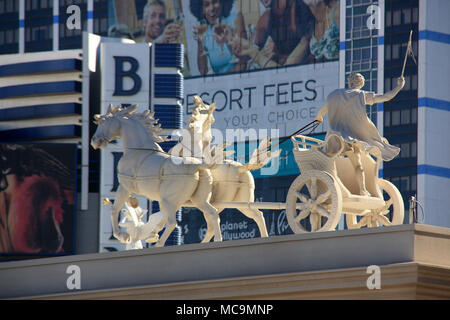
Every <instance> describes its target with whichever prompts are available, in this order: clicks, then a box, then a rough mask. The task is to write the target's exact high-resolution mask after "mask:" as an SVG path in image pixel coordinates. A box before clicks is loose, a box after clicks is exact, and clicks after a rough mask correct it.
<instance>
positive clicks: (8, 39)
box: [5, 30, 14, 43]
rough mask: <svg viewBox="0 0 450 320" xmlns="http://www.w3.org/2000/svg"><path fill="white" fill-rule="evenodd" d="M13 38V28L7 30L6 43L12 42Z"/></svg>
mask: <svg viewBox="0 0 450 320" xmlns="http://www.w3.org/2000/svg"><path fill="white" fill-rule="evenodd" d="M13 38H14V32H13V30H6V31H5V43H12V42H13Z"/></svg>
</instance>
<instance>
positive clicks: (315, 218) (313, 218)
mask: <svg viewBox="0 0 450 320" xmlns="http://www.w3.org/2000/svg"><path fill="white" fill-rule="evenodd" d="M319 221H320V216H319V215H318V214H317V213H312V214H310V215H309V222H310V224H311V231H316V230H317V229H319V228H320V226H319V225H318V224H319Z"/></svg>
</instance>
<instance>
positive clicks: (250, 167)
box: [239, 138, 281, 173]
mask: <svg viewBox="0 0 450 320" xmlns="http://www.w3.org/2000/svg"><path fill="white" fill-rule="evenodd" d="M270 144H271V141H270V138H266V139H264V140H263V141H261V143H260V144H259V147H258V148H257V149H256V150H255V151H253V153H252V156H251V157H250V161H249V162H248V163H246V164H244V165H243V166H242V167H240V168H239V172H241V173H242V172H245V171H254V170H258V169H261V168H262V167H264V166H265V165H266V164H267V163H268V162H269V161H270V159H272V158H275V157H278V156H279V155H280V153H281V149H279V150H277V151H275V152H271V151H269V149H270Z"/></svg>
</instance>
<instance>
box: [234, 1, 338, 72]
mask: <svg viewBox="0 0 450 320" xmlns="http://www.w3.org/2000/svg"><path fill="white" fill-rule="evenodd" d="M261 1H262V0H261ZM264 4H265V5H266V4H267V7H268V9H267V10H266V11H265V12H264V13H263V14H262V16H261V18H260V19H259V20H258V23H257V28H256V38H255V40H254V43H252V42H250V41H242V40H238V39H234V41H233V44H232V45H233V46H234V51H235V54H236V55H237V56H249V57H250V58H251V60H250V63H253V64H257V65H258V66H259V67H260V68H262V69H265V68H271V67H279V66H287V65H298V64H309V63H313V62H324V61H331V60H336V59H337V58H338V57H339V28H338V26H337V23H336V21H339V0H271V1H269V0H265V1H264Z"/></svg>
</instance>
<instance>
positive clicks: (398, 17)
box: [392, 10, 402, 26]
mask: <svg viewBox="0 0 450 320" xmlns="http://www.w3.org/2000/svg"><path fill="white" fill-rule="evenodd" d="M400 24H402V12H401V11H400V10H395V11H394V12H393V13H392V25H393V26H398V25H400Z"/></svg>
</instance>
